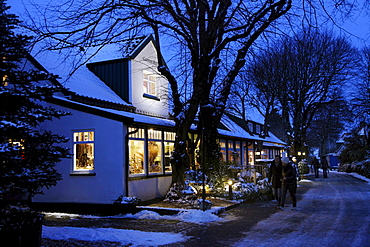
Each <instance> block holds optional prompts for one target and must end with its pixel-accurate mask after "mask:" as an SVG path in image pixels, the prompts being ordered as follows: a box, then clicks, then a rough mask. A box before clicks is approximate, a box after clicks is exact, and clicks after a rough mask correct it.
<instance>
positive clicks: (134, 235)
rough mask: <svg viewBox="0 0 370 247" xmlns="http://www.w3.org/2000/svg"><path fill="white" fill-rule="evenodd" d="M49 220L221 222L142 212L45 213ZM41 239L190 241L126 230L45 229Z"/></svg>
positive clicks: (197, 215) (195, 214)
mask: <svg viewBox="0 0 370 247" xmlns="http://www.w3.org/2000/svg"><path fill="white" fill-rule="evenodd" d="M45 215H46V216H49V217H55V218H63V217H68V218H70V219H76V218H130V219H152V220H161V219H162V220H179V221H184V222H191V223H198V224H205V223H208V222H213V221H219V220H222V218H221V217H218V216H217V215H215V214H213V213H212V212H211V211H201V210H188V211H184V212H180V213H178V214H176V215H173V216H169V215H160V214H158V213H156V212H153V211H149V210H143V211H140V212H138V213H136V214H125V215H116V216H110V217H99V216H92V215H78V214H65V213H45ZM42 237H43V238H49V239H53V240H66V239H77V240H84V241H112V242H119V243H120V244H122V245H128V244H130V246H160V245H165V244H172V243H176V242H181V241H185V240H186V239H187V238H188V237H187V236H185V235H183V234H181V233H170V232H163V233H162V232H144V231H137V230H123V229H114V228H82V227H48V226H43V228H42Z"/></svg>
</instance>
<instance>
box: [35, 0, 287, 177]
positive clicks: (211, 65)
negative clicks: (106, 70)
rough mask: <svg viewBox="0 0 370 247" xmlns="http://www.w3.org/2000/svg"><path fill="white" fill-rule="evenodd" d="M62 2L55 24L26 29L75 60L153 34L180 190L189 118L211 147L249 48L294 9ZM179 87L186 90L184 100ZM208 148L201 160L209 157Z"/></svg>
mask: <svg viewBox="0 0 370 247" xmlns="http://www.w3.org/2000/svg"><path fill="white" fill-rule="evenodd" d="M59 2H60V4H58V6H56V7H55V8H53V9H52V6H51V5H48V6H47V8H48V9H49V11H50V10H52V11H53V12H54V13H55V15H54V16H55V21H54V22H53V21H52V20H50V18H45V19H44V23H43V24H41V25H40V23H34V27H31V28H32V29H33V31H34V32H35V33H36V34H37V35H38V37H39V38H40V39H45V38H48V39H49V40H50V38H51V41H50V46H49V48H51V49H63V48H70V47H72V48H78V53H81V52H83V51H85V52H86V51H87V50H88V49H90V50H91V49H95V51H96V52H98V51H99V49H100V48H101V47H102V46H104V45H105V44H108V43H112V42H119V41H122V40H125V39H128V38H130V37H133V36H135V35H138V34H143V33H145V34H147V33H148V32H154V34H155V37H156V40H157V44H156V45H157V50H158V51H159V52H158V61H159V66H158V70H159V71H160V73H161V74H162V75H164V76H165V77H166V78H167V79H168V81H169V83H170V88H171V92H172V101H173V106H174V107H173V115H174V119H175V123H176V140H175V153H174V155H173V159H172V160H173V168H174V170H173V177H172V178H173V181H172V182H173V183H175V182H176V183H179V184H182V183H183V179H184V178H183V176H184V175H183V174H184V171H185V169H186V166H187V165H188V164H189V160H188V156H187V155H186V141H187V138H188V131H189V129H190V126H191V124H192V123H193V120H194V118H195V117H196V115H197V114H199V120H200V122H199V125H198V128H199V130H203V131H204V140H207V144H212V143H215V136H216V135H215V133H217V123H218V122H219V120H220V118H221V116H222V114H223V111H224V109H225V107H226V102H227V99H228V96H229V93H230V89H231V85H232V83H233V82H234V79H235V77H236V76H237V74H238V72H239V71H240V69H241V68H242V67H243V66H244V64H245V57H246V54H247V52H248V50H249V48H250V47H251V45H252V44H253V43H254V42H255V41H256V40H257V39H258V38H259V37H260V35H261V34H262V33H263V32H264V31H265V30H266V29H267V28H268V27H269V26H270V25H271V24H272V23H273V22H274V21H275V20H276V19H278V18H279V17H281V16H283V15H285V14H286V13H287V12H288V10H289V9H290V8H291V4H292V0H257V1H244V0H234V1H232V0H212V1H211V0H208V1H204V0H187V1H185V0H175V1H169V0H164V1H163V0H160V1H159V0H148V1H139V0H100V1H97V0H89V1H76V0H73V1H72V0H64V1H59ZM38 9H39V10H40V14H43V11H42V10H41V8H38ZM48 15H50V12H49V14H48ZM51 25H53V26H51ZM29 27H30V26H29ZM164 43H165V44H168V45H169V46H172V47H176V48H177V49H178V50H177V51H176V54H177V55H179V54H181V57H177V60H175V59H174V60H173V61H172V62H173V64H171V63H166V64H165V63H164V61H163V60H162V59H161V57H160V56H161V53H162V50H163V49H164V48H163V47H164V45H163V44H164ZM231 49H232V50H233V52H230V50H231ZM225 57H227V64H226V60H224V59H225ZM175 62H177V63H175ZM184 85H186V86H185V87H183V86H184ZM183 88H186V89H187V90H188V91H186V94H184V93H183V92H182V91H181V90H182V89H183ZM184 95H186V97H184ZM209 123H213V124H209ZM203 146H204V147H208V145H203ZM212 149H213V148H210V151H209V152H208V151H206V152H205V153H206V154H208V153H212V152H213V151H212Z"/></svg>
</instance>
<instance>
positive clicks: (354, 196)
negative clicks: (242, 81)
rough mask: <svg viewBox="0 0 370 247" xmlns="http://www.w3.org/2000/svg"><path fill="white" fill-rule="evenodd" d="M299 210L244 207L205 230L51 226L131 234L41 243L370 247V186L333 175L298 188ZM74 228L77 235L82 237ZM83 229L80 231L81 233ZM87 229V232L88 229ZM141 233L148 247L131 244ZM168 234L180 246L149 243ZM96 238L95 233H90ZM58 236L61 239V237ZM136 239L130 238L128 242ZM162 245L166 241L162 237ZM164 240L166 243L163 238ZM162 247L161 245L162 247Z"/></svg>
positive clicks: (178, 225)
mask: <svg viewBox="0 0 370 247" xmlns="http://www.w3.org/2000/svg"><path fill="white" fill-rule="evenodd" d="M297 196H298V205H297V209H296V210H294V211H293V210H292V207H291V204H290V198H287V205H286V207H285V208H284V210H283V211H280V210H279V209H277V207H276V205H275V202H273V201H260V202H254V203H243V204H240V205H239V206H237V207H235V208H233V209H230V210H228V211H226V212H224V213H222V214H221V215H220V219H219V220H216V221H213V222H205V223H201V224H196V223H191V222H185V221H181V220H180V221H179V220H178V219H177V218H172V217H171V216H167V218H163V219H161V218H158V219H145V218H140V219H138V218H137V219H132V218H131V219H130V218H91V219H89V218H84V219H81V220H78V219H72V220H68V221H64V220H61V221H59V220H57V221H48V223H47V225H49V226H67V225H68V226H73V227H83V228H82V229H86V228H85V227H90V228H93V229H96V228H99V227H104V229H106V228H105V227H109V228H110V229H112V228H113V229H114V228H115V229H131V230H133V231H132V232H130V233H127V234H128V235H127V236H126V237H125V240H124V241H123V242H124V243H125V244H122V242H121V243H118V242H115V241H114V240H110V241H107V240H106V241H104V240H103V239H108V238H107V235H105V234H107V233H109V232H107V233H104V234H103V236H102V238H100V240H99V241H94V240H93V239H94V237H93V236H91V237H92V239H91V240H90V241H89V240H87V239H88V237H87V238H86V240H85V241H81V240H78V238H77V239H73V238H75V237H76V236H75V235H74V234H72V235H69V236H67V237H65V238H64V240H62V239H61V240H51V239H45V238H44V239H43V243H42V246H179V247H180V246H185V247H187V246H207V247H208V246H212V247H214V246H220V247H221V246H233V247H239V246H241V247H244V246H266V247H269V246H300V247H301V246H315V247H316V246H329V247H330V246H333V247H334V246H335V247H341V246H346V247H347V246H351V247H352V246H353V247H356V246H359V247H360V246H361V247H363V246H370V234H369V233H370V206H369V201H370V184H369V183H368V182H365V181H363V180H360V179H358V178H355V177H353V176H351V175H349V174H346V173H338V172H330V173H329V178H328V179H324V178H322V176H321V177H320V178H313V176H312V175H310V176H309V178H308V179H307V180H303V181H300V182H299V188H298V193H297ZM77 229H78V228H76V230H75V231H79V230H77ZM79 229H81V228H79ZM87 229H88V228H87ZM137 231H141V232H143V233H144V234H145V233H146V235H147V242H145V243H138V241H135V240H134V239H132V241H131V240H130V239H131V238H132V237H133V238H135V237H134V236H136V235H134V234H135V233H137ZM152 233H153V234H155V233H165V234H167V235H165V236H168V239H170V238H171V236H172V235H173V234H181V236H183V237H180V239H179V240H177V241H172V242H168V243H171V244H163V241H158V240H154V239H152V240H151V237H150V236H151V234H152ZM88 234H89V235H90V234H94V233H88ZM57 235H58V234H57ZM130 236H132V237H130ZM160 238H162V240H163V236H161V237H160ZM165 238H166V237H165ZM161 242H162V244H160V243H161Z"/></svg>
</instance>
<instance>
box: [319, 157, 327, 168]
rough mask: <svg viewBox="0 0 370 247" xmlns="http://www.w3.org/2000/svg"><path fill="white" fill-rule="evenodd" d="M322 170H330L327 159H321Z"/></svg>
mask: <svg viewBox="0 0 370 247" xmlns="http://www.w3.org/2000/svg"><path fill="white" fill-rule="evenodd" d="M321 168H322V169H323V170H327V169H328V168H329V164H328V161H327V160H326V158H325V157H323V158H321Z"/></svg>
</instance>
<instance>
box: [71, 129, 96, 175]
mask: <svg viewBox="0 0 370 247" xmlns="http://www.w3.org/2000/svg"><path fill="white" fill-rule="evenodd" d="M86 132H92V133H93V134H92V139H91V136H90V134H88V136H89V137H88V140H76V139H75V137H76V135H75V134H76V133H86ZM72 136H73V138H72V145H73V165H72V174H88V175H90V174H93V175H95V130H73V131H72ZM77 144H92V155H93V161H92V165H93V167H92V168H91V169H77V157H76V155H77Z"/></svg>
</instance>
